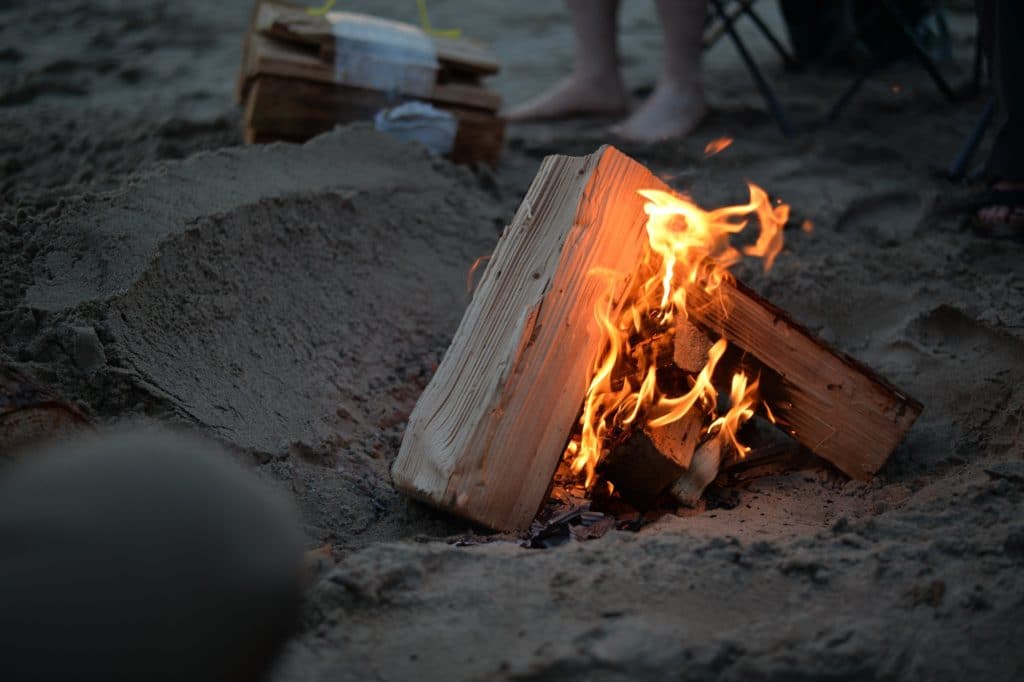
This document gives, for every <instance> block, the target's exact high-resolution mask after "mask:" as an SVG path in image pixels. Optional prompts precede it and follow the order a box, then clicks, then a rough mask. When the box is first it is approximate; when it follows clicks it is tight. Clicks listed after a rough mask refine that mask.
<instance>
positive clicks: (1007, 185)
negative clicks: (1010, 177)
mask: <svg viewBox="0 0 1024 682" xmlns="http://www.w3.org/2000/svg"><path fill="white" fill-rule="evenodd" d="M992 188H993V189H994V190H995V191H996V192H1024V182H997V183H995V185H993V187H992ZM978 222H979V223H981V224H982V225H986V226H989V227H995V226H997V225H1012V226H1017V225H1024V206H1022V205H1020V204H1019V203H1014V204H1007V205H999V204H996V205H992V206H985V207H984V208H981V209H979V210H978Z"/></svg>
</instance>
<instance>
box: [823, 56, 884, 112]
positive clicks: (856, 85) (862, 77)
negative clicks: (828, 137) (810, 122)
mask: <svg viewBox="0 0 1024 682" xmlns="http://www.w3.org/2000/svg"><path fill="white" fill-rule="evenodd" d="M874 71H875V67H870V68H867V69H864V70H863V71H861V72H860V74H858V75H857V77H856V78H854V79H853V81H851V82H850V84H849V85H848V86H847V87H846V90H844V91H843V93H842V94H841V95H839V97H838V98H837V99H836V101H835V103H834V104H833V105H832V106H831V107H830V108H829V110H828V113H827V114H826V115H825V120H826V121H827V122H828V123H835V122H836V120H837V119H838V118H839V114H841V113H843V109H845V108H846V105H847V104H849V102H850V100H851V99H853V96H854V95H856V94H857V92H858V91H859V90H860V89H861V86H863V85H864V82H865V81H867V79H868V78H870V77H871V74H872V73H874Z"/></svg>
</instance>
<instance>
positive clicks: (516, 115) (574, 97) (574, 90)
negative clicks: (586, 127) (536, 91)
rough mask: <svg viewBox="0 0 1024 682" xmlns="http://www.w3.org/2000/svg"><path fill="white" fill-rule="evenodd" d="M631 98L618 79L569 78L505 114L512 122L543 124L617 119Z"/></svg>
mask: <svg viewBox="0 0 1024 682" xmlns="http://www.w3.org/2000/svg"><path fill="white" fill-rule="evenodd" d="M628 102H629V99H628V97H627V95H626V87H625V86H624V85H623V83H622V79H621V78H619V77H618V76H615V77H614V78H603V79H600V80H590V79H585V78H582V77H580V76H577V75H575V74H574V75H572V76H569V77H568V78H565V79H563V80H562V81H560V82H558V83H556V84H555V85H554V86H553V87H552V88H551V89H549V90H547V91H545V92H543V93H541V94H540V95H538V96H536V97H534V98H533V99H531V100H529V101H527V102H524V103H523V104H520V105H519V106H517V107H514V108H512V109H511V110H509V111H508V112H506V113H505V118H507V119H508V120H509V121H540V120H545V119H554V118H565V117H569V116H581V115H605V116H615V115H619V114H622V112H624V111H626V108H627V104H628Z"/></svg>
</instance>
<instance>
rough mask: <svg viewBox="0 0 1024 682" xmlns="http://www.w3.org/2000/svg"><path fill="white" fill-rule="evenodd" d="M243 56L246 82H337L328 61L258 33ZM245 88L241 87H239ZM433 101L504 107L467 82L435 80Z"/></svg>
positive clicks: (486, 108)
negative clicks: (272, 78) (265, 79)
mask: <svg viewBox="0 0 1024 682" xmlns="http://www.w3.org/2000/svg"><path fill="white" fill-rule="evenodd" d="M243 58H244V62H243V67H242V69H243V73H244V77H243V81H245V82H248V81H251V79H253V78H257V77H259V76H283V77H286V78H300V79H303V80H308V81H312V82H314V83H329V84H332V85H338V82H337V79H336V77H335V73H334V67H333V66H332V65H331V64H330V63H329V62H325V61H323V60H322V59H320V58H319V57H317V56H316V55H315V54H311V53H308V52H302V51H301V50H299V49H297V48H295V47H291V46H288V45H285V44H283V43H280V42H278V41H275V40H274V39H272V38H268V37H266V36H264V35H260V34H258V33H254V34H251V35H250V36H249V38H248V39H247V43H246V49H245V52H244V55H243ZM244 89H245V87H242V86H240V87H239V90H240V91H243V90H244ZM430 101H431V102H434V103H435V104H439V105H453V106H459V107H466V108H476V109H480V110H482V111H486V112H496V111H497V110H498V109H500V108H501V95H499V94H498V93H496V92H492V91H490V90H487V89H486V88H483V87H480V86H476V85H467V84H464V83H435V84H434V89H433V92H432V93H431V96H430Z"/></svg>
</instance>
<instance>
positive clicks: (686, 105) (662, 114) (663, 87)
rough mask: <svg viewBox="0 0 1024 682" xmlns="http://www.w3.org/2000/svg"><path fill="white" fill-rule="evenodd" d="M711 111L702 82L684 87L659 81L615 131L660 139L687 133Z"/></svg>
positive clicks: (648, 139)
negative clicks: (640, 104)
mask: <svg viewBox="0 0 1024 682" xmlns="http://www.w3.org/2000/svg"><path fill="white" fill-rule="evenodd" d="M707 112H708V106H707V102H706V101H705V99H704V91H703V89H702V88H701V87H700V86H697V85H695V86H692V87H688V88H680V87H678V86H676V85H675V84H666V83H659V84H658V87H656V88H655V89H654V92H653V93H652V94H651V96H650V97H649V98H647V101H646V102H644V103H643V106H641V107H640V108H639V109H638V110H637V111H636V112H635V113H633V115H632V116H630V117H629V118H627V119H626V120H625V121H623V122H622V123H619V124H618V125H616V126H614V127H613V128H612V132H613V133H615V134H616V135H618V136H619V137H622V138H624V139H627V140H631V141H634V142H656V141H658V140H667V139H670V138H677V137H685V136H686V135H688V134H689V133H691V132H692V131H693V130H694V128H696V127H697V126H698V125H699V124H700V122H701V121H702V120H704V116H705V115H706V114H707Z"/></svg>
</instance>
